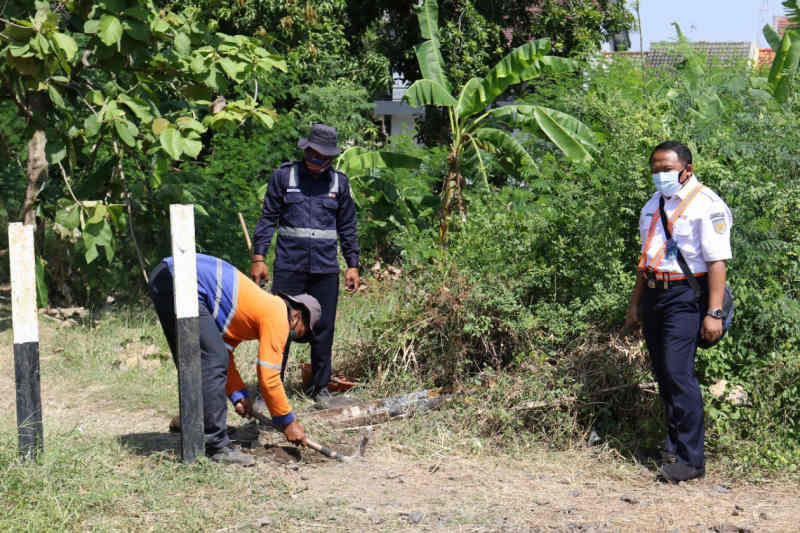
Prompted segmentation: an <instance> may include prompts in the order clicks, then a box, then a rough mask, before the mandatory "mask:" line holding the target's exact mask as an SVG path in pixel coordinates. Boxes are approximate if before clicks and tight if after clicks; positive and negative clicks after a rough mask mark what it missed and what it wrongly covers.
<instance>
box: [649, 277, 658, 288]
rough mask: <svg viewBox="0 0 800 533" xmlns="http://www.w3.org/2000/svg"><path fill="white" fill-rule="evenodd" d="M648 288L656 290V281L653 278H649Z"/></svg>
mask: <svg viewBox="0 0 800 533" xmlns="http://www.w3.org/2000/svg"><path fill="white" fill-rule="evenodd" d="M647 287H648V288H650V289H655V288H656V280H654V279H653V278H647Z"/></svg>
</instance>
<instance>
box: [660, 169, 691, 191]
mask: <svg viewBox="0 0 800 533" xmlns="http://www.w3.org/2000/svg"><path fill="white" fill-rule="evenodd" d="M684 170H686V169H684ZM684 170H681V171H678V170H672V171H670V172H654V173H653V184H654V185H655V186H656V190H657V191H658V192H660V193H661V194H662V195H664V196H672V195H674V194H677V193H678V191H680V190H681V174H683V172H684Z"/></svg>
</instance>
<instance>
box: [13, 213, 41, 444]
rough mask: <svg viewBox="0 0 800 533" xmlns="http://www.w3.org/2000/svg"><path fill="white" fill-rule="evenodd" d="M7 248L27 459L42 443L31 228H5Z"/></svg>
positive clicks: (20, 414)
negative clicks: (6, 230) (6, 229)
mask: <svg viewBox="0 0 800 533" xmlns="http://www.w3.org/2000/svg"><path fill="white" fill-rule="evenodd" d="M8 245H9V261H10V270H11V324H12V327H13V328H14V379H15V382H16V388H17V433H18V438H19V453H20V455H21V456H22V457H23V458H30V457H33V456H35V455H37V454H38V453H41V451H42V449H43V440H44V439H43V431H42V397H41V386H40V376H39V319H38V317H37V315H36V263H35V259H34V247H33V226H23V225H22V223H20V222H14V223H12V224H9V225H8Z"/></svg>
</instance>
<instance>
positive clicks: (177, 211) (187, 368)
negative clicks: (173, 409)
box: [169, 204, 205, 463]
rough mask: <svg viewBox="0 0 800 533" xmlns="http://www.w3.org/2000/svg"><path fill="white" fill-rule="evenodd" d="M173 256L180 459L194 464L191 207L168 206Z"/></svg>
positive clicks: (198, 371) (198, 423) (196, 327)
mask: <svg viewBox="0 0 800 533" xmlns="http://www.w3.org/2000/svg"><path fill="white" fill-rule="evenodd" d="M169 215H170V227H171V233H172V257H173V260H174V261H175V275H174V276H173V280H174V283H175V318H176V326H177V328H176V329H177V352H178V398H179V403H180V413H181V459H182V460H183V462H184V463H193V462H194V461H195V460H196V459H197V457H198V456H202V455H203V453H204V449H203V448H204V447H205V444H204V439H203V394H202V383H203V381H202V367H201V360H200V322H199V320H200V319H199V318H198V314H199V305H198V302H197V255H196V253H195V242H194V206H193V205H178V204H173V205H170V206H169Z"/></svg>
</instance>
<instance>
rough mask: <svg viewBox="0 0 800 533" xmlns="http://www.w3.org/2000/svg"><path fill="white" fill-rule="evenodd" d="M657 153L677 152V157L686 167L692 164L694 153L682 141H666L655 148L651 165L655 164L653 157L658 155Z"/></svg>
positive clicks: (651, 155)
mask: <svg viewBox="0 0 800 533" xmlns="http://www.w3.org/2000/svg"><path fill="white" fill-rule="evenodd" d="M656 152H675V155H677V156H678V160H679V161H680V162H681V163H683V164H684V165H690V164H691V163H692V151H691V150H689V147H688V146H686V145H685V144H683V143H682V142H680V141H664V142H663V143H661V144H659V145H658V146H656V147H655V148H653V151H652V152H651V153H650V163H651V164H652V162H653V156H654V155H656Z"/></svg>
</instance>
